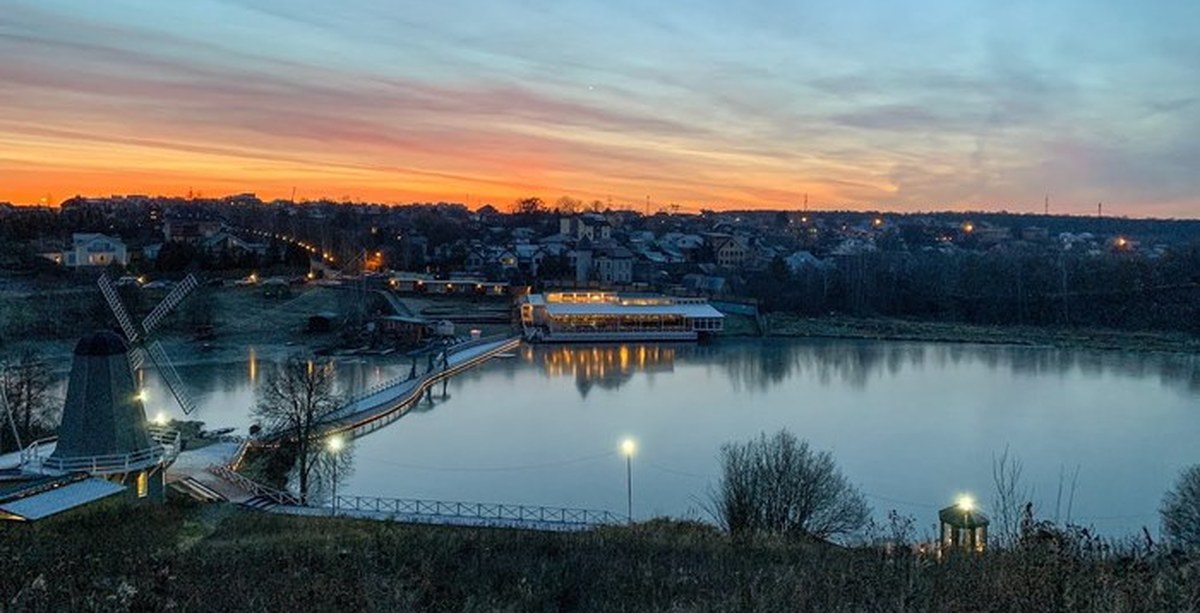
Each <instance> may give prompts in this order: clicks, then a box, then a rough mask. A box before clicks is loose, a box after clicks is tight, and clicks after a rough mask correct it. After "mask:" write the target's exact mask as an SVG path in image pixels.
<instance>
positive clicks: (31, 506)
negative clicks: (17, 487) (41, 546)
mask: <svg viewBox="0 0 1200 613" xmlns="http://www.w3.org/2000/svg"><path fill="white" fill-rule="evenodd" d="M124 490H125V486H123V485H120V484H117V483H113V482H112V481H106V480H104V479H100V478H96V477H92V478H89V479H83V480H81V481H75V482H73V483H68V484H66V485H60V486H58V487H55V488H52V489H49V490H46V491H44V492H41V493H38V494H33V495H32V496H25V497H24V498H18V499H16V500H11V501H9V502H5V503H2V504H0V513H7V514H9V515H15V516H17V517H20V518H21V519H24V520H28V521H34V520H38V519H42V518H44V517H49V516H51V515H54V514H56V513H61V512H63V511H67V510H69V509H73V508H75V507H78V506H81V505H85V504H87V503H89V502H93V501H96V500H100V499H101V498H107V497H108V496H112V495H113V494H118V493H120V492H122V491H124Z"/></svg>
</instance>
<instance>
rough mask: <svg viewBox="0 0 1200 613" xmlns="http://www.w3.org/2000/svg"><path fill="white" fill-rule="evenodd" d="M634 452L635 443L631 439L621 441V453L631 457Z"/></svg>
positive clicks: (635, 449) (635, 448)
mask: <svg viewBox="0 0 1200 613" xmlns="http://www.w3.org/2000/svg"><path fill="white" fill-rule="evenodd" d="M635 451H637V443H635V442H633V439H631V438H627V439H625V440H623V441H621V453H623V454H625V455H627V456H632V455H633V452H635Z"/></svg>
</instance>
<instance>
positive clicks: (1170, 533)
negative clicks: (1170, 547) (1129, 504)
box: [1159, 464, 1200, 549]
mask: <svg viewBox="0 0 1200 613" xmlns="http://www.w3.org/2000/svg"><path fill="white" fill-rule="evenodd" d="M1159 514H1160V515H1161V516H1162V529H1163V533H1164V534H1166V536H1167V538H1168V539H1169V540H1170V541H1171V542H1172V543H1174V544H1175V545H1178V546H1181V547H1184V548H1191V549H1196V548H1200V464H1197V465H1195V466H1192V467H1189V468H1186V469H1184V470H1183V472H1182V473H1180V474H1179V480H1178V481H1176V482H1175V488H1174V489H1172V490H1170V491H1168V492H1167V493H1166V495H1164V496H1163V501H1162V507H1161V508H1160V509H1159Z"/></svg>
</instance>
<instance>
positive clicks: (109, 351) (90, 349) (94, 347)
mask: <svg viewBox="0 0 1200 613" xmlns="http://www.w3.org/2000/svg"><path fill="white" fill-rule="evenodd" d="M126 351H127V348H126V346H125V339H123V338H121V337H120V336H119V335H117V333H115V332H112V331H109V330H100V331H97V332H93V333H92V334H89V335H87V336H85V337H83V338H81V339H79V342H78V343H75V355H96V356H101V355H118V354H122V353H125V352H126Z"/></svg>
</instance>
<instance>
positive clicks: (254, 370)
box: [248, 347, 258, 383]
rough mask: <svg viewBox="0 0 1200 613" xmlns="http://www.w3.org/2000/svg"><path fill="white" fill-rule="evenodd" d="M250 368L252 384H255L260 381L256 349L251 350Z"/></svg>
mask: <svg viewBox="0 0 1200 613" xmlns="http://www.w3.org/2000/svg"><path fill="white" fill-rule="evenodd" d="M248 368H249V370H250V373H249V374H250V382H251V383H254V382H256V381H258V354H256V353H255V352H254V347H251V348H250V360H249V362H248Z"/></svg>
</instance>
